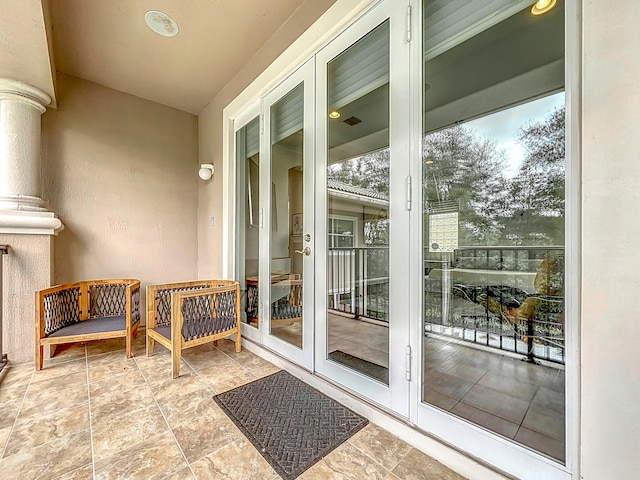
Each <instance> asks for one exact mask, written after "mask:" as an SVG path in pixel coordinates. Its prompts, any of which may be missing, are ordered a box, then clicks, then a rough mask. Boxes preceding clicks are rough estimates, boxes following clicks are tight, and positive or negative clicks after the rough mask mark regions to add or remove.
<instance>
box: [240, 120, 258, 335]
mask: <svg viewBox="0 0 640 480" xmlns="http://www.w3.org/2000/svg"><path fill="white" fill-rule="evenodd" d="M236 182H237V185H236V192H237V195H238V198H237V201H236V205H237V212H236V216H237V224H236V225H237V229H238V231H237V237H236V238H237V239H238V246H237V250H236V251H237V256H236V269H237V272H236V278H238V281H239V282H240V289H241V292H240V295H241V296H240V311H241V318H242V322H244V323H246V324H249V325H251V326H253V327H257V326H258V256H259V248H258V240H259V238H258V234H259V225H258V215H259V212H260V203H259V199H260V189H259V186H260V120H259V117H256V118H254V119H253V120H252V121H251V122H249V123H248V124H247V125H246V126H245V127H243V128H241V129H240V130H238V131H237V132H236Z"/></svg>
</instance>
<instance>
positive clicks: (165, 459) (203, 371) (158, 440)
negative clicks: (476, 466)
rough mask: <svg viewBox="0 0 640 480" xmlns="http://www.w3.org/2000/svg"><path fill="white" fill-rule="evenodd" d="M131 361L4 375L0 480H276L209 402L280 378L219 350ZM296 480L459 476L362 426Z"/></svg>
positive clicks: (160, 351) (52, 365) (98, 351)
mask: <svg viewBox="0 0 640 480" xmlns="http://www.w3.org/2000/svg"><path fill="white" fill-rule="evenodd" d="M142 337H143V336H142V335H141V336H140V337H139V338H138V339H137V340H136V341H135V348H134V355H135V357H134V358H131V359H129V360H127V359H126V358H125V355H124V348H123V342H122V341H119V340H114V341H102V342H93V343H89V344H86V345H84V344H78V345H75V346H72V347H67V348H66V349H65V350H64V351H62V352H60V353H59V354H58V355H57V356H56V357H55V358H54V359H53V360H47V361H45V368H44V370H42V371H40V372H35V371H34V369H33V366H32V365H18V366H9V367H7V368H5V369H4V370H3V372H2V373H1V374H0V413H1V414H0V453H1V457H0V477H1V478H2V479H20V480H22V479H39V478H46V479H47V480H56V479H69V480H71V479H73V480H82V479H127V480H129V479H144V480H151V479H158V480H160V479H171V480H182V479H194V478H198V479H233V480H242V479H272V478H279V477H278V475H277V474H276V473H275V472H274V471H273V470H272V469H271V467H270V466H269V464H268V463H267V462H266V461H265V460H264V459H263V458H262V456H261V455H260V454H259V453H258V451H257V450H256V449H255V448H254V447H253V446H252V445H251V443H250V442H249V441H248V440H246V439H245V437H244V436H243V435H242V433H241V432H240V431H239V430H238V429H237V428H236V426H235V425H234V424H233V423H232V422H231V420H229V419H228V418H227V417H226V416H225V414H224V413H223V412H222V411H221V410H220V409H219V407H218V406H217V405H216V404H215V402H214V401H213V400H212V396H213V395H214V394H216V393H220V392H223V391H226V390H229V389H231V388H234V387H236V386H238V385H241V384H244V383H247V382H250V381H252V380H255V379H256V378H259V377H262V376H265V375H269V374H271V373H273V372H275V371H277V370H278V369H277V368H276V367H275V366H274V365H272V364H270V363H268V362H267V361H265V360H263V359H262V358H260V357H258V356H256V355H254V354H252V353H250V352H248V351H246V350H243V351H242V352H240V353H235V352H234V351H233V344H232V343H231V342H229V341H222V342H220V343H219V345H218V347H214V346H213V345H212V344H209V345H204V346H201V347H197V348H194V349H190V350H187V351H186V352H185V356H184V357H183V362H182V366H181V376H180V377H179V378H178V379H175V380H174V379H171V378H170V377H171V376H170V356H169V355H168V351H167V350H166V349H164V348H163V347H162V346H159V345H156V348H155V355H154V356H153V357H146V356H145V355H144V338H142ZM299 478H300V479H303V480H304V479H307V480H309V479H327V480H329V479H381V480H393V479H407V480H409V479H429V480H458V479H461V478H462V477H460V476H459V475H457V474H455V473H454V472H452V471H451V470H449V469H447V468H446V467H444V466H443V465H441V464H440V463H438V462H436V461H435V460H433V459H431V458H430V457H428V456H426V455H425V454H424V453H422V452H420V451H418V450H416V449H415V448H413V447H411V446H410V445H408V444H407V443H405V442H403V441H401V440H400V439H398V438H396V437H394V436H393V435H391V434H390V433H388V432H387V431H385V430H383V429H381V428H379V427H377V426H375V425H373V424H370V425H369V426H367V427H366V428H365V429H363V430H362V431H360V432H358V433H357V434H356V435H355V436H353V437H352V438H351V439H349V440H348V441H347V442H345V443H344V444H342V445H341V446H339V447H338V448H337V449H336V450H334V451H333V452H332V453H331V454H329V455H328V456H327V457H325V458H324V459H323V460H321V461H320V462H318V463H317V464H316V465H314V466H313V467H312V468H310V469H309V470H307V471H306V472H305V473H303V474H302V475H301V476H300V477H299Z"/></svg>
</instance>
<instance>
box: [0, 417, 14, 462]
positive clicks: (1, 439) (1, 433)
mask: <svg viewBox="0 0 640 480" xmlns="http://www.w3.org/2000/svg"><path fill="white" fill-rule="evenodd" d="M12 428H13V424H12V425H10V426H8V427H4V428H0V458H2V452H3V451H4V447H5V446H6V445H7V440H9V434H10V433H11V429H12Z"/></svg>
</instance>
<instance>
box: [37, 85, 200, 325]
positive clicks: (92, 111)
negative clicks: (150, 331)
mask: <svg viewBox="0 0 640 480" xmlns="http://www.w3.org/2000/svg"><path fill="white" fill-rule="evenodd" d="M59 87H60V88H59V97H58V98H59V108H58V110H48V111H47V112H46V113H45V114H44V115H43V117H42V137H43V148H42V155H43V178H44V189H43V196H44V198H45V200H48V201H49V203H50V208H51V210H53V211H54V212H56V213H57V214H58V216H59V217H60V219H61V220H62V221H63V223H64V225H65V229H64V230H63V231H62V232H61V233H60V234H59V235H58V236H57V237H56V238H55V240H54V263H55V269H54V278H53V281H54V283H66V282H73V281H78V280H87V279H94V278H138V279H140V280H141V281H142V284H143V287H144V286H145V285H147V284H149V283H163V282H171V281H180V280H189V279H194V278H195V276H196V268H197V201H198V199H197V182H198V140H197V128H198V127H197V119H196V117H195V116H193V115H190V114H188V113H184V112H181V111H178V110H175V109H172V108H169V107H165V106H163V105H160V104H157V103H154V102H150V101H147V100H143V99H140V98H137V97H134V96H131V95H127V94H124V93H120V92H117V91H115V90H111V89H109V88H106V87H102V86H100V85H97V84H94V83H91V82H88V81H84V80H80V79H78V78H75V77H69V76H61V77H60V78H59ZM143 291H144V290H143ZM143 318H144V317H143Z"/></svg>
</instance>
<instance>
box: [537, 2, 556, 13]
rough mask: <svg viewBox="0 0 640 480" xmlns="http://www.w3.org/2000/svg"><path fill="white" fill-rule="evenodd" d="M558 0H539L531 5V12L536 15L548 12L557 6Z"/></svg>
mask: <svg viewBox="0 0 640 480" xmlns="http://www.w3.org/2000/svg"><path fill="white" fill-rule="evenodd" d="M556 1H557V0H538V1H537V2H536V3H535V5H534V6H533V7H531V13H532V14H534V15H542V14H543V13H547V12H548V11H549V10H551V9H552V8H553V7H555V6H556Z"/></svg>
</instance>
